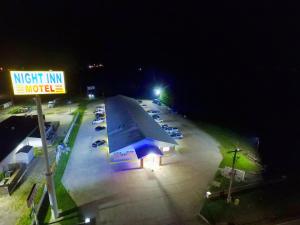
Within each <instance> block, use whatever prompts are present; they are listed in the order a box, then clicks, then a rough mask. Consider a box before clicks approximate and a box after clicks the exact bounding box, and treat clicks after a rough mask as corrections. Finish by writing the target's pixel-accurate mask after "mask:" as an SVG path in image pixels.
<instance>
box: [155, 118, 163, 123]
mask: <svg viewBox="0 0 300 225" xmlns="http://www.w3.org/2000/svg"><path fill="white" fill-rule="evenodd" d="M154 120H155V122H156V123H162V122H164V121H163V120H162V119H160V118H157V119H154Z"/></svg>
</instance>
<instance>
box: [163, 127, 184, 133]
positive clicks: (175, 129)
mask: <svg viewBox="0 0 300 225" xmlns="http://www.w3.org/2000/svg"><path fill="white" fill-rule="evenodd" d="M163 129H164V130H165V131H166V132H167V133H168V134H173V133H177V132H180V131H179V129H178V128H177V127H165V128H163Z"/></svg>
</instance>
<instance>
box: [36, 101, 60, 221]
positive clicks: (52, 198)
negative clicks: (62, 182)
mask: <svg viewBox="0 0 300 225" xmlns="http://www.w3.org/2000/svg"><path fill="white" fill-rule="evenodd" d="M36 106H37V114H38V122H39V128H40V134H41V139H42V145H43V150H44V156H45V163H46V174H45V175H46V184H47V190H48V195H49V202H50V207H51V212H52V215H53V216H54V218H55V219H56V218H57V217H58V208H57V200H56V193H55V186H54V180H53V173H52V171H51V168H50V163H49V157H48V150H47V142H46V135H45V121H44V117H43V111H42V105H41V98H40V96H39V95H36Z"/></svg>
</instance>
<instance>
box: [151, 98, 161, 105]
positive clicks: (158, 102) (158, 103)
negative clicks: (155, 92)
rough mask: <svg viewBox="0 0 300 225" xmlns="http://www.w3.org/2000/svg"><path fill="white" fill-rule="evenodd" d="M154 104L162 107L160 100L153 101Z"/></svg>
mask: <svg viewBox="0 0 300 225" xmlns="http://www.w3.org/2000/svg"><path fill="white" fill-rule="evenodd" d="M152 103H154V104H156V105H161V102H160V100H159V99H153V101H152Z"/></svg>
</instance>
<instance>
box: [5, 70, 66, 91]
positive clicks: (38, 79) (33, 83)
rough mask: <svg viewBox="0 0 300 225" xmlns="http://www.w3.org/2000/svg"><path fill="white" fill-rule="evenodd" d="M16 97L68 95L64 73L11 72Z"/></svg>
mask: <svg viewBox="0 0 300 225" xmlns="http://www.w3.org/2000/svg"><path fill="white" fill-rule="evenodd" d="M10 76H11V80H12V84H13V89H14V94H15V95H37V94H64V93H66V88H65V79H64V72H63V71H10Z"/></svg>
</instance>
